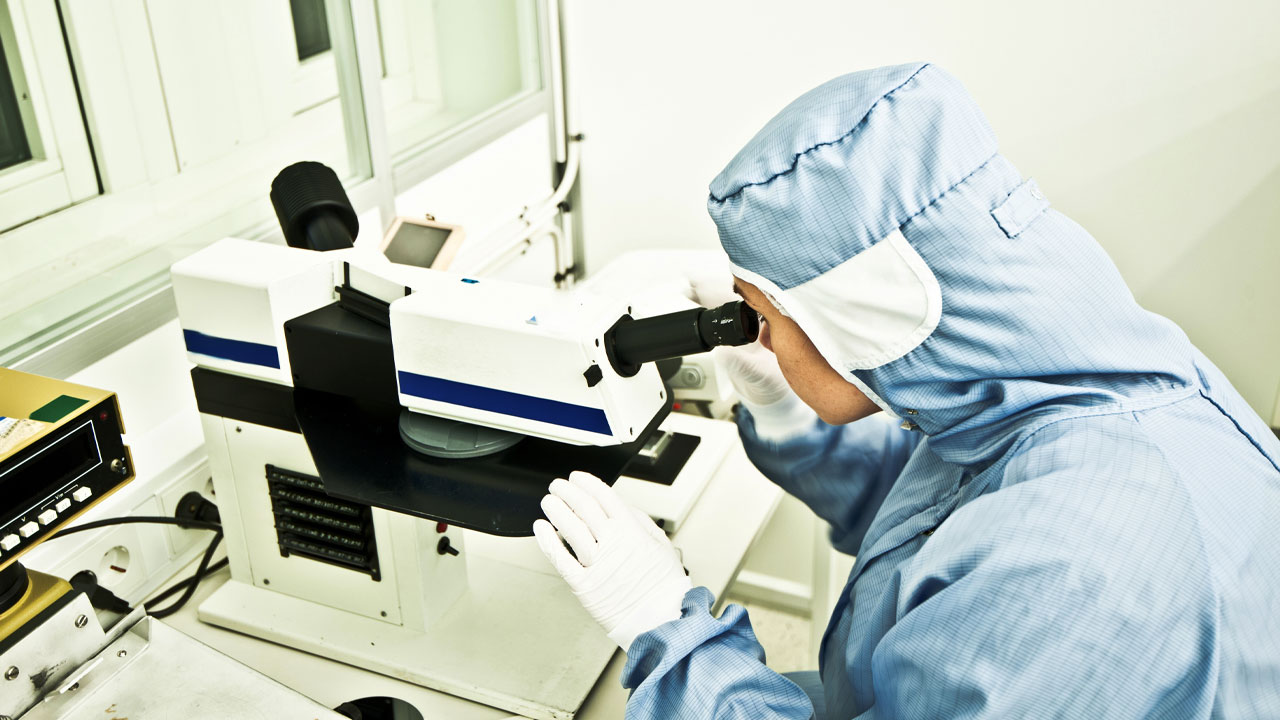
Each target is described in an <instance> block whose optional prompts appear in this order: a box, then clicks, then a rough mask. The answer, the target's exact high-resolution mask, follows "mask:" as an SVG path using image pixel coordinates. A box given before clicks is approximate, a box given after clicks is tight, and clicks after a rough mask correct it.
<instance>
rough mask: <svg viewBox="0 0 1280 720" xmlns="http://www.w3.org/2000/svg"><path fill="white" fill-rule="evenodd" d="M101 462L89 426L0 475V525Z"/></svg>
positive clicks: (88, 424)
mask: <svg viewBox="0 0 1280 720" xmlns="http://www.w3.org/2000/svg"><path fill="white" fill-rule="evenodd" d="M99 462H101V457H100V456H99V454H98V443H97V441H96V439H95V438H94V435H93V425H92V423H85V424H84V425H81V426H80V427H79V428H77V429H75V430H73V431H71V433H70V434H69V435H66V436H65V437H63V438H62V439H61V440H58V441H57V442H55V443H53V444H52V445H50V446H47V447H45V448H44V449H43V450H41V451H39V452H37V453H36V454H35V455H33V456H31V457H30V458H27V460H26V461H24V462H20V463H18V464H17V465H15V466H14V467H13V468H11V469H9V470H8V471H6V472H4V473H3V474H0V524H5V523H8V522H11V521H12V520H13V519H15V518H17V517H20V516H22V515H23V514H25V513H27V512H29V511H30V510H31V509H32V506H33V505H35V503H38V502H40V501H41V500H43V499H44V498H46V497H48V496H49V495H50V494H52V493H53V492H55V491H56V490H58V489H59V488H61V487H62V486H64V485H66V484H67V483H68V482H71V481H72V480H74V479H75V478H77V477H79V476H80V475H81V474H83V473H84V472H85V471H86V470H89V469H90V468H92V467H93V466H95V465H97V464H98V463H99Z"/></svg>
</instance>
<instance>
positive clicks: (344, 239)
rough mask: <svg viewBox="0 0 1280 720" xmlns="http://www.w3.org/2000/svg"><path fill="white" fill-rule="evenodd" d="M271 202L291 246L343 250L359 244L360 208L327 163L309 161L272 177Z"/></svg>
mask: <svg viewBox="0 0 1280 720" xmlns="http://www.w3.org/2000/svg"><path fill="white" fill-rule="evenodd" d="M271 206H272V207H274V208H275V210H276V218H277V219H279V220H280V229H281V230H283V231H284V239H285V242H287V243H289V247H296V248H305V249H309V250H340V249H342V248H349V247H351V246H352V245H354V244H355V237H356V233H357V232H358V231H359V230H360V222H359V220H357V219H356V211H355V209H354V208H352V207H351V201H350V200H349V199H347V191H346V190H345V189H343V187H342V181H341V180H339V179H338V174H337V173H335V172H334V171H333V170H331V169H329V167H328V166H326V165H323V164H321V163H318V162H311V161H305V162H300V163H294V164H293V165H290V166H289V167H287V168H285V169H283V170H281V171H280V174H279V175H276V179H275V180H272V181H271Z"/></svg>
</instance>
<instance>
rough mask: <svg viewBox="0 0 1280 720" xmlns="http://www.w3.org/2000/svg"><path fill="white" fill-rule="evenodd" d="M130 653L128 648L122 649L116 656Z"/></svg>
mask: <svg viewBox="0 0 1280 720" xmlns="http://www.w3.org/2000/svg"><path fill="white" fill-rule="evenodd" d="M128 654H129V651H128V650H121V651H120V652H118V653H116V657H124V656H125V655H128Z"/></svg>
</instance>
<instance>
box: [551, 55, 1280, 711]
mask: <svg viewBox="0 0 1280 720" xmlns="http://www.w3.org/2000/svg"><path fill="white" fill-rule="evenodd" d="M708 206H709V208H710V211H711V216H712V218H713V219H714V220H715V222H716V225H717V226H718V228H719V232H720V240H721V243H722V244H723V246H724V249H725V251H726V252H727V253H728V256H729V261H730V264H731V268H730V269H731V272H732V274H733V276H734V281H733V282H734V284H735V285H736V288H737V290H738V292H739V293H740V294H741V295H742V296H743V297H744V298H745V299H746V301H747V302H748V303H749V304H750V305H751V306H752V307H753V308H755V309H756V310H757V311H759V313H760V314H761V316H762V317H763V319H764V322H765V326H764V327H765V329H764V330H763V331H762V333H761V341H760V343H759V344H760V345H762V346H763V347H764V348H767V349H771V350H772V354H771V355H770V354H768V352H767V350H760V349H754V350H745V351H744V350H741V349H738V350H734V351H731V352H729V353H725V355H726V356H727V357H726V358H725V359H726V360H727V364H728V366H729V368H730V370H731V371H732V372H733V373H734V375H735V378H736V380H735V384H736V385H737V386H738V388H739V390H740V392H741V394H742V408H743V409H745V412H741V413H739V415H738V424H739V427H740V429H741V434H742V441H743V444H744V445H745V446H746V449H747V453H748V454H749V456H750V458H751V460H752V461H753V462H754V463H755V465H756V466H757V467H758V468H759V469H760V471H761V472H763V473H764V474H765V475H766V476H768V477H769V478H770V479H771V480H773V481H774V482H776V483H777V484H778V485H780V486H782V487H783V488H785V489H786V490H787V491H788V492H790V493H792V494H794V495H795V496H797V497H799V498H800V499H801V500H803V501H804V502H805V503H807V504H808V505H809V507H811V508H812V509H813V511H814V512H816V513H817V514H818V515H819V516H821V517H822V518H823V519H824V520H826V521H827V522H828V523H830V525H831V539H832V542H833V543H834V544H835V547H836V548H838V549H839V550H841V551H843V552H846V553H852V554H855V555H856V556H857V564H856V566H855V567H854V569H853V572H852V574H851V575H850V576H849V581H848V585H847V586H846V587H845V589H844V592H843V595H842V597H841V598H840V601H839V603H838V604H837V605H836V608H835V613H834V615H833V616H832V618H831V621H830V624H829V625H828V626H827V630H826V635H825V637H824V639H823V642H822V646H821V650H820V653H819V657H818V666H819V668H820V670H819V671H818V673H816V674H808V675H795V676H790V677H784V676H782V675H778V674H777V673H774V672H773V671H771V670H769V668H767V667H766V666H765V665H764V662H763V657H764V653H763V651H762V650H761V648H760V646H759V644H758V643H757V642H756V639H755V636H754V635H753V633H752V631H751V626H750V623H749V620H748V618H747V614H746V612H745V611H744V610H743V609H742V608H740V607H737V606H732V605H731V606H729V607H728V608H727V609H726V610H725V611H724V613H723V614H722V615H721V616H720V617H719V618H716V617H713V616H712V614H711V612H710V608H711V605H712V600H713V599H712V597H711V594H710V593H709V592H708V591H707V590H706V589H705V588H691V587H690V583H689V581H688V580H687V579H686V578H685V577H684V575H683V574H682V573H681V572H680V563H679V561H678V559H677V558H676V556H675V552H674V550H673V549H672V548H671V545H670V544H669V543H668V542H667V540H666V538H665V537H664V536H663V535H662V534H661V532H658V531H656V529H655V528H654V527H653V526H652V523H650V522H649V521H648V519H647V518H642V517H640V516H639V515H638V514H637V513H636V512H635V511H633V510H631V509H630V508H629V507H628V506H626V505H625V504H624V503H622V501H621V500H620V499H619V498H618V497H617V496H616V495H615V494H613V492H612V490H611V489H609V488H607V487H605V486H604V485H603V484H602V483H600V482H599V481H598V480H595V479H594V478H591V477H589V476H583V475H575V476H573V477H572V478H571V479H570V480H568V481H564V480H558V481H556V482H555V483H553V484H552V486H551V494H550V495H548V496H547V497H546V499H545V501H544V503H543V507H544V510H545V512H546V515H547V517H548V519H549V520H550V523H548V522H547V521H545V520H540V521H538V523H537V525H536V527H535V532H536V534H537V537H538V540H539V543H540V545H541V547H542V548H543V551H544V552H546V553H547V555H548V557H550V558H551V560H552V563H553V564H554V565H555V567H556V568H557V570H558V571H559V572H560V573H561V574H562V575H563V576H564V577H565V579H566V580H567V581H568V583H569V585H570V587H571V588H572V589H573V591H574V592H575V593H576V594H577V596H578V597H579V598H580V599H581V600H582V602H583V604H584V605H585V606H586V608H587V610H588V611H589V612H590V613H591V614H592V616H593V617H595V618H596V619H597V620H598V621H599V622H600V623H601V625H603V626H604V628H605V630H606V631H607V632H608V633H609V634H610V636H611V637H612V638H613V639H614V640H616V641H617V642H618V643H619V645H621V646H622V647H623V648H624V649H625V650H626V653H627V664H626V668H625V670H624V671H623V675H622V682H623V684H624V685H625V686H626V687H627V688H630V689H632V694H631V697H630V700H629V702H628V704H627V717H628V718H686V717H687V718H762V717H783V718H797V719H799V718H807V717H810V716H812V715H815V714H816V716H817V717H819V718H826V719H828V720H830V719H832V718H840V719H845V718H854V717H857V718H955V717H964V718H1010V717H1035V718H1040V717H1066V718H1147V717H1150V718H1280V470H1278V469H1277V463H1278V462H1280V442H1278V441H1277V439H1276V437H1275V436H1274V435H1273V434H1272V432H1271V431H1270V430H1269V429H1268V428H1267V426H1266V424H1265V423H1263V421H1262V420H1261V419H1259V417H1258V416H1257V415H1256V414H1255V413H1254V412H1253V411H1252V410H1250V409H1249V407H1248V406H1247V405H1246V404H1245V402H1244V400H1242V399H1241V397H1240V395H1239V394H1238V393H1237V392H1236V391H1235V389H1234V388H1232V387H1231V384H1230V383H1229V382H1228V381H1227V379H1226V378H1225V377H1223V375H1222V373H1221V372H1220V371H1219V370H1218V369H1217V368H1216V367H1214V365H1213V364H1212V363H1211V362H1209V360H1207V359H1206V358H1205V357H1204V355H1202V354H1201V353H1200V352H1199V351H1198V350H1196V348H1195V347H1194V346H1193V345H1192V344H1191V343H1190V342H1189V341H1188V340H1187V337H1186V335H1185V334H1183V332H1182V331H1181V330H1179V329H1178V327H1177V326H1176V325H1174V324H1173V323H1172V322H1170V321H1168V320H1166V319H1165V318H1162V317H1160V316H1158V315H1153V314H1152V313H1149V312H1147V311H1145V310H1143V309H1142V308H1141V307H1139V306H1138V304H1137V303H1136V302H1135V301H1134V299H1133V296H1132V295H1131V294H1130V292H1129V290H1128V288H1126V287H1125V284H1124V281H1123V280H1122V279H1121V277H1120V275H1119V273H1118V272H1117V271H1116V268H1115V266H1114V265H1112V263H1111V261H1110V260H1109V259H1108V258H1107V256H1106V254H1105V253H1104V252H1103V251H1102V249H1101V248H1100V247H1099V246H1098V244H1097V243H1096V242H1095V241H1094V239H1093V238H1092V237H1090V236H1089V234H1088V233H1087V232H1086V231H1085V230H1084V229H1083V228H1081V227H1080V226H1079V225H1076V224H1075V223H1074V222H1072V221H1071V220H1069V219H1068V218H1067V217H1065V216H1064V215H1062V214H1060V213H1058V212H1056V211H1055V210H1053V209H1052V208H1051V207H1050V205H1049V201H1048V200H1047V199H1046V198H1045V196H1044V194H1043V193H1041V191H1040V190H1039V189H1038V188H1037V187H1036V183H1035V181H1033V180H1030V179H1027V178H1024V177H1023V176H1022V174H1021V173H1019V172H1018V170H1017V169H1016V168H1014V166H1013V164H1012V163H1010V162H1009V161H1008V160H1006V159H1005V158H1004V157H1003V156H1002V155H1000V153H999V151H998V149H997V146H996V139H995V136H994V135H993V134H992V131H991V128H990V127H989V126H988V125H987V122H986V120H985V119H984V118H983V116H982V114H981V112H979V110H978V108H977V106H976V105H975V104H974V102H973V100H972V99H971V98H970V97H969V95H968V94H966V92H965V91H964V89H963V88H962V87H961V85H960V83H959V82H957V81H956V80H955V79H954V78H952V77H951V76H949V75H948V74H946V73H945V72H943V71H942V70H940V69H938V68H936V67H933V66H930V65H919V64H915V65H903V66H898V67H889V68H881V69H878V70H871V71H867V72H858V73H854V74H852V75H846V76H844V77H840V78H837V79H835V80H832V81H831V82H828V83H826V84H825V85H822V86H820V87H818V88H816V89H814V90H812V91H811V92H809V93H807V94H805V95H803V96H802V97H800V98H799V99H798V100H796V101H795V102H793V103H792V104H791V105H789V106H788V107H787V108H786V109H784V110H783V111H782V112H781V113H780V114H779V115H778V116H777V117H775V118H774V119H773V120H771V121H770V122H769V123H768V124H767V125H766V126H765V127H764V129H763V130H761V131H760V132H759V134H758V135H756V136H755V138H753V139H752V140H751V141H750V142H749V143H748V144H747V146H746V147H745V148H743V150H742V151H741V152H740V153H738V155H737V157H735V158H734V159H733V160H732V162H730V163H729V165H728V167H727V168H725V170H724V171H723V172H722V173H721V174H720V175H719V176H718V177H717V178H716V179H715V180H714V181H713V182H712V183H711V196H710V199H709V201H708ZM1170 211H1171V212H1176V211H1177V208H1170ZM1123 240H1124V238H1117V241H1119V242H1123ZM1241 262H1248V259H1247V258H1241ZM695 289H696V291H697V293H698V295H699V297H700V298H701V299H704V300H709V301H711V302H718V301H719V300H720V298H719V297H713V296H712V295H713V294H714V292H715V290H714V287H713V286H711V285H708V284H707V283H706V282H700V283H698V284H697V285H696V287H695ZM1258 331H1259V332H1264V331H1266V329H1264V328H1258ZM1248 344H1249V338H1248V337H1241V338H1240V351H1241V352H1247V347H1248ZM773 357H776V364H772V363H771V362H769V361H770V360H771V359H772V358H773ZM779 369H780V374H779ZM881 410H883V411H884V412H883V413H881V414H879V415H875V417H871V416H872V415H874V414H876V413H877V412H879V411H881ZM890 415H891V416H892V418H891V419H892V422H886V421H885V420H886V419H888V418H889V417H890ZM864 418H865V419H864ZM553 526H554V527H553ZM557 531H559V532H558V533H557ZM558 535H559V536H562V537H563V539H564V540H563V542H567V543H569V545H570V546H571V547H572V548H573V549H574V551H575V553H576V559H575V558H574V557H573V556H571V555H570V554H569V552H568V550H567V549H566V548H565V546H564V545H563V544H562V541H561V539H560V537H558Z"/></svg>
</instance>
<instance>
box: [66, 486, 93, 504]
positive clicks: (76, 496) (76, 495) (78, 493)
mask: <svg viewBox="0 0 1280 720" xmlns="http://www.w3.org/2000/svg"><path fill="white" fill-rule="evenodd" d="M92 494H93V491H92V490H90V489H89V488H87V487H83V486H82V487H78V488H76V489H75V491H74V492H72V493H71V498H72V499H73V500H75V501H76V502H84V501H85V500H88V499H89V496H90V495H92Z"/></svg>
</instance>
